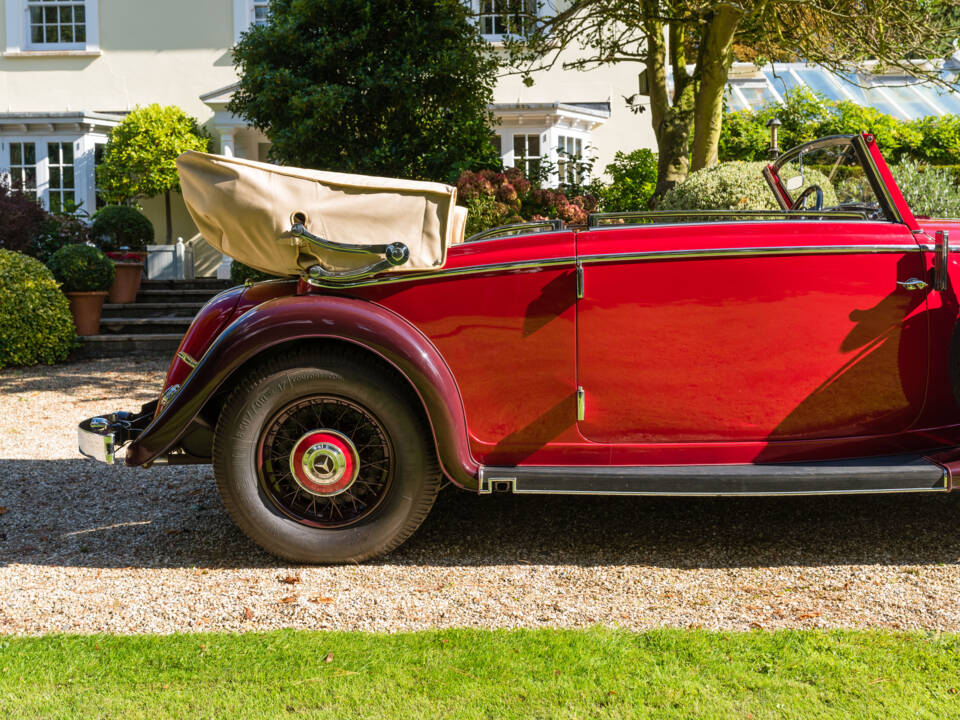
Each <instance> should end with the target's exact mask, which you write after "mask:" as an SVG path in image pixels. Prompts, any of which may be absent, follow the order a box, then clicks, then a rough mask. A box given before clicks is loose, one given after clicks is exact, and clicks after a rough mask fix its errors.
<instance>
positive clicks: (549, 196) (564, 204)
mask: <svg viewBox="0 0 960 720" xmlns="http://www.w3.org/2000/svg"><path fill="white" fill-rule="evenodd" d="M457 195H458V197H459V198H460V201H461V202H462V203H463V204H464V205H466V206H467V208H468V210H469V211H470V214H469V215H468V216H467V235H472V234H474V233H477V232H481V231H483V230H487V229H489V228H491V227H496V226H497V225H508V224H510V223H518V222H524V221H526V220H547V219H552V218H559V219H561V220H563V221H564V222H565V223H567V224H570V225H582V224H584V223H586V222H587V215H589V214H590V213H591V212H593V211H594V210H595V209H596V208H597V199H596V198H595V197H594V196H593V195H591V194H583V195H575V196H573V197H567V196H566V195H565V194H564V193H563V192H561V191H559V190H548V189H546V188H537V187H533V184H532V183H531V182H530V180H529V179H527V178H526V177H524V174H523V171H521V170H519V169H518V168H510V169H508V170H505V171H504V172H496V171H494V170H478V171H477V172H472V171H470V170H465V171H464V172H463V173H461V174H460V177H459V179H458V180H457Z"/></svg>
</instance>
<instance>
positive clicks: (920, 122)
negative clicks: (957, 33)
mask: <svg viewBox="0 0 960 720" xmlns="http://www.w3.org/2000/svg"><path fill="white" fill-rule="evenodd" d="M783 100H784V103H783V104H782V105H780V104H772V105H767V106H765V107H762V108H758V109H757V110H738V111H736V112H732V113H727V115H726V116H725V117H724V119H723V128H722V129H721V133H720V143H719V153H720V159H721V160H763V159H765V158H766V157H767V149H768V148H769V146H770V131H769V129H768V128H767V127H766V124H767V121H769V120H770V119H771V118H773V117H776V118H777V119H779V120H780V122H781V123H783V124H782V125H781V127H780V131H779V145H780V148H781V149H782V150H788V149H790V148H792V147H794V146H796V145H800V144H801V143H805V142H808V141H810V140H815V139H817V138H819V137H824V136H827V135H851V134H855V133H860V132H871V133H873V134H874V135H875V136H876V138H877V144H878V145H879V146H880V150H881V152H883V155H884V157H885V158H886V159H887V160H888V161H889V162H899V161H901V160H903V159H914V160H922V161H926V162H930V163H940V164H956V163H960V117H958V116H956V115H945V116H942V117H935V116H934V117H924V118H919V119H917V120H912V121H910V122H903V121H902V120H900V119H898V118H895V117H893V116H892V115H887V114H885V113H882V112H880V111H879V110H877V109H876V108H872V107H866V106H863V105H859V104H857V103H855V102H851V101H849V100H843V101H835V100H830V99H828V98H826V97H825V96H823V95H820V94H818V93H814V92H811V91H810V90H808V89H807V88H793V89H792V90H789V91H788V92H787V93H786V94H785V95H784V98H783Z"/></svg>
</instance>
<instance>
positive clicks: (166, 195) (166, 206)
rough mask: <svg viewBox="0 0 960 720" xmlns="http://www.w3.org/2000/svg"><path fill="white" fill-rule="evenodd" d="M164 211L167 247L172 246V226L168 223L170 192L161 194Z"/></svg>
mask: <svg viewBox="0 0 960 720" xmlns="http://www.w3.org/2000/svg"><path fill="white" fill-rule="evenodd" d="M163 205H164V210H166V213H167V245H173V224H172V223H171V222H170V191H169V190H167V191H166V192H165V193H164V194H163Z"/></svg>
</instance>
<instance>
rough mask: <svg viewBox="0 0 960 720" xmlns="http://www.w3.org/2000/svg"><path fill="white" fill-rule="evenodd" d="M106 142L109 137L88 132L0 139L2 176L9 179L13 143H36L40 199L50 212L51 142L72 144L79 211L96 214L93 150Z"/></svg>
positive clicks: (74, 188)
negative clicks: (49, 155) (48, 152)
mask: <svg viewBox="0 0 960 720" xmlns="http://www.w3.org/2000/svg"><path fill="white" fill-rule="evenodd" d="M106 141H107V136H106V134H103V133H99V132H97V133H87V134H86V135H77V134H76V133H50V134H43V135H40V134H37V135H31V134H29V133H28V134H17V135H9V136H7V135H4V136H3V137H0V175H3V176H4V178H6V179H7V180H8V181H9V180H10V144H11V143H23V142H27V143H35V144H36V146H37V158H36V159H37V164H36V168H37V190H36V195H37V199H39V200H40V202H41V204H42V205H43V207H44V208H46V209H47V210H49V209H50V163H49V159H48V156H47V144H48V143H66V142H69V143H73V198H74V202H78V203H80V210H81V211H86V212H87V213H88V214H90V215H93V213H94V212H96V209H97V196H96V173H95V169H94V162H93V156H94V147H95V145H97V144H100V143H105V142H106Z"/></svg>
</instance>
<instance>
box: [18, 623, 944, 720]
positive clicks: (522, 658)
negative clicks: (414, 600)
mask: <svg viewBox="0 0 960 720" xmlns="http://www.w3.org/2000/svg"><path fill="white" fill-rule="evenodd" d="M958 689H960V636H957V635H946V634H942V635H941V634H893V633H884V632H854V631H846V632H829V633H825V632H776V633H767V632H749V633H711V632H705V631H698V630H695V631H683V630H659V631H654V632H647V633H639V634H637V633H629V632H620V631H613V630H604V629H594V630H589V631H549V630H542V631H493V632H487V631H474V630H450V631H432V632H423V633H408V634H399V635H380V634H363V633H312V632H293V631H283V632H272V633H257V634H245V635H219V634H216V635H214V634H209V635H176V636H168V637H164V636H140V637H115V636H49V637H43V638H6V639H2V638H0V718H16V719H17V720H19V719H20V718H35V717H42V718H85V719H86V718H108V717H109V718H124V719H126V718H149V719H150V720H159V718H214V717H216V718H221V717H222V718H230V719H231V720H233V719H234V718H274V717H283V718H288V717H310V718H314V717H317V718H320V717H331V718H402V719H404V720H407V719H408V718H421V717H431V718H432V717H442V718H457V720H467V719H468V718H496V719H497V720H500V719H501V718H524V719H525V720H526V719H528V718H593V717H601V718H643V717H650V718H757V719H759V718H803V719H804V720H812V719H813V718H827V717H829V718H844V719H847V718H884V720H886V719H888V718H897V719H899V718H937V719H938V720H940V719H942V718H949V717H960V694H958V692H957V691H958Z"/></svg>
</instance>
